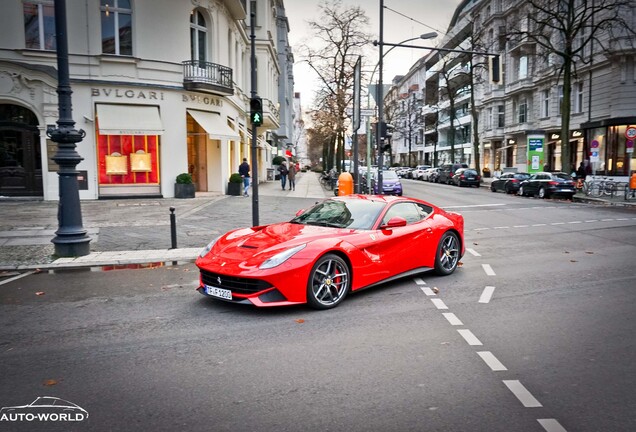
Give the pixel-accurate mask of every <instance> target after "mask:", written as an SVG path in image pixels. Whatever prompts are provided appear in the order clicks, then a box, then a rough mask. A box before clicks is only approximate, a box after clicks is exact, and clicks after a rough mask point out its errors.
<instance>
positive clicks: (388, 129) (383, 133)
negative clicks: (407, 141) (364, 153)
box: [379, 122, 393, 138]
mask: <svg viewBox="0 0 636 432" xmlns="http://www.w3.org/2000/svg"><path fill="white" fill-rule="evenodd" d="M379 135H380V138H391V137H392V136H393V125H392V124H389V123H387V122H381V123H380V134H379Z"/></svg>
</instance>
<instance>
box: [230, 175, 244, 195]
mask: <svg viewBox="0 0 636 432" xmlns="http://www.w3.org/2000/svg"><path fill="white" fill-rule="evenodd" d="M242 186H243V177H241V175H240V174H239V173H233V174H232V175H231V176H230V181H229V182H228V184H227V194H228V195H234V196H241V187H242Z"/></svg>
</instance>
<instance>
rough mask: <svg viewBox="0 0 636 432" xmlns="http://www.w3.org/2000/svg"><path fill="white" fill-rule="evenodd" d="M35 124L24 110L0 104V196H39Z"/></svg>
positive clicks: (38, 139) (35, 121)
mask: <svg viewBox="0 0 636 432" xmlns="http://www.w3.org/2000/svg"><path fill="white" fill-rule="evenodd" d="M37 125H38V122H37V119H36V117H35V115H34V114H33V113H32V112H31V111H29V110H28V109H26V108H23V107H20V106H17V105H0V195H4V196H42V195H43V188H42V159H41V152H40V132H39V130H38V128H37Z"/></svg>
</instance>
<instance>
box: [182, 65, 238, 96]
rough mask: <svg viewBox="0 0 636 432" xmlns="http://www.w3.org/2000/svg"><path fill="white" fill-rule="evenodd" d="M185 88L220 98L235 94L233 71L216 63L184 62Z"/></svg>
mask: <svg viewBox="0 0 636 432" xmlns="http://www.w3.org/2000/svg"><path fill="white" fill-rule="evenodd" d="M183 87H184V88H185V89H186V90H195V91H203V92H206V93H212V94H215V95H219V96H231V95H233V94H234V84H233V82H232V69H231V68H229V67H227V66H222V65H219V64H216V63H209V62H201V61H198V60H187V61H184V62H183Z"/></svg>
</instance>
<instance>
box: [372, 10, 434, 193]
mask: <svg viewBox="0 0 636 432" xmlns="http://www.w3.org/2000/svg"><path fill="white" fill-rule="evenodd" d="M435 37H437V33H436V32H430V33H424V34H422V35H420V36H418V37H415V38H410V39H407V40H405V41H402V42H400V43H399V44H395V45H394V46H392V47H391V48H389V49H388V50H387V52H386V54H388V53H389V52H390V51H391V50H392V49H393V48H395V47H396V46H399V45H401V44H403V43H406V42H410V41H412V40H416V39H432V38H435ZM373 44H374V45H378V46H379V51H380V52H379V56H380V59H379V61H378V64H377V65H376V68H377V69H379V73H378V86H377V89H376V103H377V105H378V123H377V125H376V135H375V136H376V141H377V143H376V146H377V151H378V180H377V182H378V183H377V184H378V194H380V195H382V194H383V193H384V190H383V189H382V167H383V165H384V157H383V151H382V144H383V143H382V137H381V136H380V125H381V124H382V122H383V121H384V102H383V99H384V95H383V90H384V89H383V88H382V87H383V81H382V69H383V66H384V56H385V53H384V52H383V51H384V0H380V40H379V41H374V43H373ZM374 74H375V69H374V70H373V74H371V79H373V75H374ZM370 81H371V80H370Z"/></svg>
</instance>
